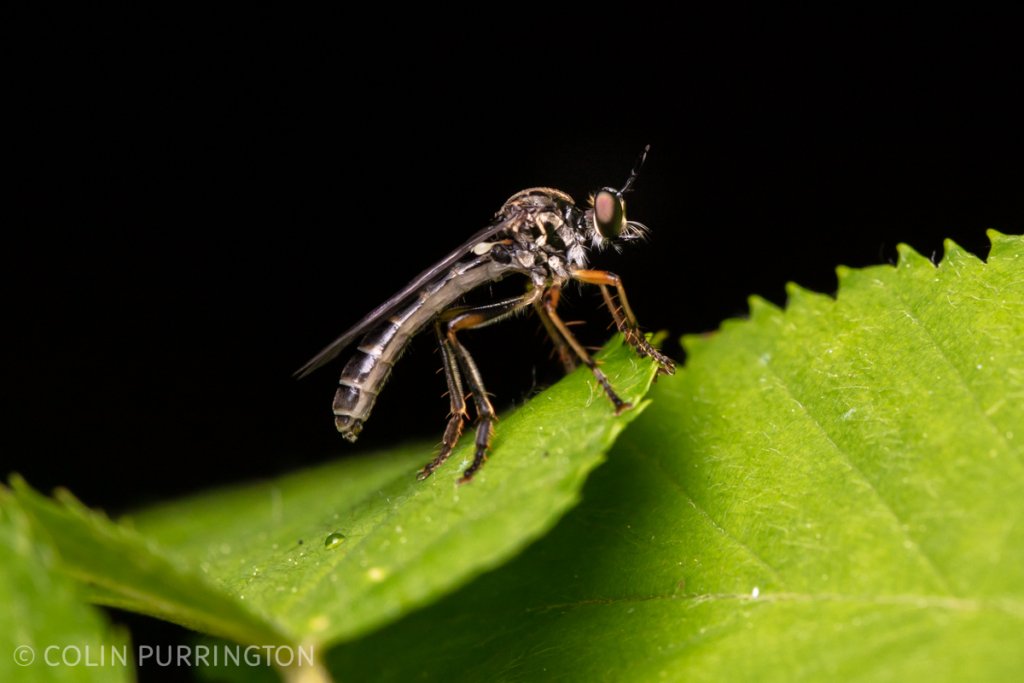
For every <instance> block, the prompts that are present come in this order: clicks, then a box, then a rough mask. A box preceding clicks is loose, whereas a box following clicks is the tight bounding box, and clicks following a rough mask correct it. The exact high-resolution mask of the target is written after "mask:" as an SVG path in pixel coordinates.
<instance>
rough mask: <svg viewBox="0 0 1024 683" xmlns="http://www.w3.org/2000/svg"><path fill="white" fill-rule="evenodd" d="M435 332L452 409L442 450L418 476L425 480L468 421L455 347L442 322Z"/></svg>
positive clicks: (447, 451)
mask: <svg viewBox="0 0 1024 683" xmlns="http://www.w3.org/2000/svg"><path fill="white" fill-rule="evenodd" d="M434 332H435V333H436V334H437V341H438V343H439V344H440V345H441V358H442V360H443V361H444V378H445V381H446V382H447V383H448V399H449V400H450V401H451V410H449V412H448V426H447V427H445V429H444V436H443V437H442V438H441V452H440V453H438V454H437V457H435V458H434V459H433V460H431V461H430V462H428V463H427V464H426V465H425V466H424V467H423V469H422V470H420V473H419V474H418V475H416V478H417V479H419V480H420V481H423V480H424V479H426V478H427V477H429V476H430V475H431V474H433V473H434V470H436V469H437V468H438V467H440V466H441V465H442V464H444V461H445V460H447V459H448V456H449V455H451V454H452V449H454V448H455V444H457V443H458V442H459V437H460V436H462V427H463V425H464V424H465V423H466V418H467V417H468V416H467V414H466V395H465V393H464V392H463V391H462V378H461V377H460V376H459V363H458V360H457V357H456V355H455V348H454V347H453V346H452V342H451V340H450V339H449V338H448V336H447V335H446V334H445V333H444V332H443V331H442V330H441V323H440V322H439V321H438V322H435V323H434Z"/></svg>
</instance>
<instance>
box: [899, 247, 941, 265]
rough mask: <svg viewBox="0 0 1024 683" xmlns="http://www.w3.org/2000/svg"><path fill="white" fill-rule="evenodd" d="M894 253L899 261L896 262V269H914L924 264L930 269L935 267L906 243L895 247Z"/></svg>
mask: <svg viewBox="0 0 1024 683" xmlns="http://www.w3.org/2000/svg"><path fill="white" fill-rule="evenodd" d="M896 253H897V254H899V259H898V260H897V262H896V267H897V268H914V267H919V266H923V265H924V264H928V265H929V266H931V267H932V268H934V267H935V264H934V263H932V262H931V261H930V260H929V259H927V258H925V257H924V256H922V255H921V253H920V252H919V251H917V249H914V248H913V247H912V246H910V245H909V244H907V243H906V242H900V243H899V244H897V245H896Z"/></svg>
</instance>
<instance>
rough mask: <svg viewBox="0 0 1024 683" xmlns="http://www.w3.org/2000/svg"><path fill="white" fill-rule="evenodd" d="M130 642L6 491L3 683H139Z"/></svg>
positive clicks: (1, 557)
mask: <svg viewBox="0 0 1024 683" xmlns="http://www.w3.org/2000/svg"><path fill="white" fill-rule="evenodd" d="M132 659H133V657H132V653H131V651H130V647H129V645H128V642H127V640H126V639H125V638H124V637H123V635H122V634H120V633H114V632H112V631H111V629H110V626H109V625H108V624H107V623H106V621H105V620H104V618H103V616H102V615H101V614H100V613H99V612H98V611H97V610H96V609H95V608H93V607H90V606H89V605H86V604H85V603H84V602H83V601H82V600H81V597H80V595H79V593H78V591H77V586H75V585H74V584H73V583H72V582H71V581H69V580H68V579H67V578H66V577H64V576H61V575H59V574H56V573H55V572H54V569H53V553H52V551H51V550H50V548H49V547H48V546H47V545H46V544H45V543H41V542H39V540H38V539H36V538H34V537H33V536H32V534H31V530H30V528H29V523H28V520H27V519H26V517H25V515H24V513H23V512H22V511H21V510H20V509H18V507H17V506H16V505H15V504H14V503H13V501H12V500H11V497H10V492H9V491H7V490H6V489H4V488H3V487H0V681H39V683H46V682H48V681H66V682H68V683H78V682H81V683H115V682H118V681H130V680H134V676H133V675H132V668H131V667H132Z"/></svg>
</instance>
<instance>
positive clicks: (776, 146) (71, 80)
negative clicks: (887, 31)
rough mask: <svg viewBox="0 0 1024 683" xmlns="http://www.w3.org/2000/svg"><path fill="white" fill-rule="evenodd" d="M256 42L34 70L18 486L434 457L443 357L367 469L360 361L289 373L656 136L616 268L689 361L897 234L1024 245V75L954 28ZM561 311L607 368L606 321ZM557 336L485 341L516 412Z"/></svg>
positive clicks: (299, 36)
mask: <svg viewBox="0 0 1024 683" xmlns="http://www.w3.org/2000/svg"><path fill="white" fill-rule="evenodd" d="M192 19H195V18H192ZM257 19H258V21H256V22H253V23H245V25H244V26H242V24H241V23H239V22H237V21H235V20H234V18H232V17H226V18H225V17H220V18H216V19H215V18H204V19H203V21H198V20H195V21H191V20H190V21H186V22H183V23H182V22H180V20H178V21H177V22H172V21H171V20H169V19H167V18H164V17H147V18H145V20H143V21H141V23H140V24H139V26H141V27H142V28H138V29H137V30H127V29H126V27H125V26H124V24H123V23H122V22H120V21H111V22H109V23H103V22H100V25H98V26H90V29H89V32H88V33H87V35H86V36H85V38H84V41H78V42H76V43H74V44H73V47H72V46H69V45H68V44H67V43H65V42H63V41H62V40H61V39H58V38H56V37H54V36H48V35H46V32H45V31H44V32H43V33H42V34H40V36H39V39H38V40H37V41H34V42H33V44H32V46H31V47H28V48H26V49H25V51H24V52H22V53H20V54H19V56H18V57H17V58H16V59H15V60H14V66H15V68H16V70H17V72H18V74H19V79H18V80H19V82H18V91H17V92H18V96H17V97H16V98H15V100H16V101H17V103H18V107H17V109H18V112H19V113H20V114H22V115H23V116H22V117H21V118H20V119H19V124H18V126H17V127H15V128H13V129H12V136H11V137H12V142H13V143H14V146H15V148H16V154H15V155H14V156H12V157H11V158H12V159H15V160H16V161H15V167H16V171H17V175H18V182H17V184H16V185H15V188H16V192H17V197H16V200H15V202H14V204H13V206H14V216H13V217H12V220H11V222H10V223H9V225H10V226H12V227H13V228H14V229H12V230H10V231H8V232H9V234H8V236H7V237H6V238H5V239H6V248H5V249H4V262H5V267H4V279H5V283H4V291H5V316H6V319H7V325H6V327H7V330H8V332H7V335H6V337H7V341H8V343H9V344H11V348H10V349H9V350H8V352H7V353H5V364H6V366H7V368H6V371H5V379H4V383H5V390H6V391H5V394H6V397H5V399H6V401H5V402H6V403H7V405H8V409H7V420H5V422H7V426H6V427H5V429H4V430H3V432H4V433H3V440H4V444H3V468H2V469H3V470H4V472H5V473H6V472H9V471H18V472H21V473H22V474H24V475H25V476H26V477H27V478H28V480H29V481H30V482H31V483H32V484H34V485H36V486H37V487H40V488H42V489H44V490H48V489H49V488H51V487H53V486H55V485H66V486H69V487H70V488H71V489H72V490H73V491H75V492H76V493H77V494H78V495H80V496H81V497H82V498H84V499H85V500H86V502H88V503H90V504H93V505H98V506H101V507H105V508H107V509H110V510H113V511H121V510H124V509H128V508H130V507H132V506H137V505H143V504H146V503H148V502H152V501H154V500H159V499H163V498H166V497H169V496H174V495H179V494H183V493H185V492H188V491H192V490H195V489H199V488H203V487H209V486H214V485H218V484H222V483H226V482H237V481H241V480H246V479H251V478H255V477H262V476H271V475H274V474H277V473H281V472H284V471H288V470H292V469H294V468H298V467H301V466H304V465H312V464H315V463H321V462H325V461H327V460H329V459H332V458H337V457H345V456H347V455H350V454H352V453H357V452H360V451H365V450H367V449H372V448H374V447H380V446H385V445H388V444H392V443H395V442H397V441H402V440H407V439H431V438H438V437H439V434H440V431H441V428H442V426H443V418H444V415H445V412H446V410H447V405H446V401H445V399H444V398H443V397H442V392H443V390H444V384H443V379H442V378H441V377H440V376H438V375H436V371H437V369H438V368H439V367H440V361H439V358H438V357H437V355H436V353H435V351H434V349H433V345H432V343H431V339H430V338H429V337H423V338H421V339H419V340H418V341H417V343H416V344H415V345H414V347H413V349H412V350H411V351H410V353H409V354H408V355H407V357H406V358H405V359H404V360H403V362H402V363H401V364H400V365H399V367H398V369H397V370H396V372H395V375H394V377H393V379H392V382H391V384H389V387H388V391H386V392H385V393H384V395H383V396H382V399H381V401H380V402H379V404H378V407H377V409H376V411H375V412H374V415H373V418H372V420H371V421H370V422H369V423H368V425H367V428H366V430H365V432H364V436H363V438H362V439H361V441H360V443H359V444H358V445H356V446H351V445H349V444H347V443H344V442H343V441H342V440H341V438H340V437H339V436H338V435H337V433H336V432H335V431H334V428H333V424H332V416H331V412H330V403H331V398H332V395H333V387H334V385H335V381H336V377H337V373H338V371H339V370H340V365H337V364H336V365H334V366H332V367H330V368H329V369H327V370H324V371H321V372H320V373H318V374H317V375H315V376H313V377H312V378H310V379H308V380H305V381H302V382H296V381H294V380H293V379H292V378H291V372H292V371H293V370H294V369H295V368H297V367H298V366H299V365H301V364H302V363H303V362H304V361H305V360H306V359H307V358H308V357H309V356H311V355H312V354H313V353H315V352H316V351H317V350H318V349H319V348H320V347H321V346H323V345H324V344H326V343H327V342H329V341H330V340H331V339H333V338H334V337H335V336H337V335H338V334H339V333H341V332H342V331H343V330H344V329H345V328H346V327H347V326H349V325H350V324H351V323H353V322H354V321H356V320H357V319H358V318H360V317H361V316H362V315H363V314H364V313H365V312H366V311H368V310H369V309H370V308H372V307H373V306H375V305H377V304H378V303H380V302H381V301H383V300H384V299H385V298H386V297H388V296H389V295H390V294H391V293H393V292H394V291H395V290H397V289H398V288H400V287H401V286H402V285H404V284H405V283H406V282H407V281H408V280H409V278H410V277H411V276H413V275H414V274H416V273H417V272H419V271H420V270H421V269H423V268H425V267H427V266H429V265H430V264H431V263H433V262H434V261H436V260H437V259H438V258H440V257H441V256H443V255H444V254H445V253H446V252H447V251H448V250H449V249H451V248H452V247H454V246H455V245H457V244H459V243H460V242H461V241H462V240H463V239H464V238H465V237H466V236H468V235H469V234H471V233H472V232H474V231H475V230H477V229H479V228H480V227H481V226H482V225H484V224H485V222H486V221H487V220H488V219H489V217H490V216H491V215H492V213H493V212H494V211H495V210H496V209H497V208H498V207H499V206H500V205H501V204H502V202H503V201H504V200H505V198H506V197H507V196H508V195H510V194H512V193H513V192H515V191H517V190H519V189H522V188H524V187H529V186H534V185H552V186H555V187H559V188H561V189H564V190H566V191H567V192H569V193H571V194H572V195H573V196H575V197H577V199H580V200H582V199H583V198H584V197H585V196H586V194H587V193H588V192H589V191H591V190H593V189H596V188H599V187H601V186H603V185H609V184H611V185H619V184H621V182H622V181H623V180H624V179H625V177H626V174H627V172H628V170H629V168H630V166H631V165H632V163H633V161H634V158H635V157H636V155H637V153H638V151H639V150H640V149H641V148H642V147H643V145H644V144H647V143H650V144H651V145H652V151H651V154H650V158H649V162H648V164H647V166H646V167H645V168H644V171H643V174H642V176H641V179H640V181H639V183H638V185H637V191H636V193H635V194H634V195H633V196H632V197H631V198H630V205H629V209H630V216H631V217H632V218H635V219H637V220H641V221H643V222H645V223H646V224H648V225H649V226H650V228H651V231H652V239H651V241H650V242H649V243H648V244H646V245H642V246H639V247H635V248H632V249H630V250H628V251H627V252H626V253H623V254H622V255H621V256H615V255H614V254H609V255H606V256H605V257H602V260H601V263H602V264H603V265H605V266H607V267H608V268H610V269H613V270H615V271H617V272H619V273H621V274H622V275H623V277H624V278H625V282H626V285H627V287H628V290H629V292H630V294H631V298H632V300H633V303H634V307H635V308H636V310H637V313H638V315H639V317H640V319H641V322H642V323H643V324H644V325H645V326H646V327H647V328H648V329H652V330H657V329H665V330H668V331H670V332H671V334H672V339H676V338H677V337H678V335H680V334H683V333H697V332H703V331H707V330H712V329H714V328H715V327H717V326H718V324H719V323H720V322H721V321H722V320H723V319H725V318H728V317H733V316H742V315H743V314H744V313H745V310H746V297H747V296H748V295H749V294H755V293H756V294H759V295H762V296H765V297H767V298H768V299H770V300H772V301H774V302H776V303H779V304H782V303H783V302H784V300H785V295H784V286H785V283H786V282H788V281H795V282H797V283H800V284H802V285H804V286H807V287H810V288H812V289H816V290H819V291H824V292H833V291H834V289H835V287H836V280H835V275H834V268H835V266H836V265H838V264H845V265H850V266H865V265H870V264H878V263H886V262H892V261H893V260H894V259H895V254H896V252H895V246H896V244H897V243H899V242H908V243H910V244H911V245H913V246H914V247H915V248H917V249H918V250H919V251H920V252H921V253H923V254H926V255H928V256H936V257H937V256H940V255H941V250H942V239H943V238H944V237H952V238H954V239H955V240H956V241H958V242H959V243H960V244H962V245H963V246H965V247H967V248H968V249H970V250H972V251H974V252H975V253H978V254H981V255H984V254H985V253H986V251H987V244H988V242H987V238H986V237H985V234H984V230H985V229H986V228H997V229H999V230H1002V231H1004V232H1011V233H1012V232H1017V233H1020V232H1024V204H1022V201H1021V200H1022V193H1021V188H1022V187H1024V183H1022V181H1024V174H1022V171H1021V163H1020V159H1021V158H1020V151H1021V147H1020V143H1021V132H1020V126H1019V120H1018V115H1019V113H1020V111H1019V107H1018V105H1017V103H1016V101H1015V97H1016V95H1017V94H1019V92H1018V91H1019V75H1018V74H1017V73H1016V71H1015V69H1014V66H1013V64H1009V63H1007V62H1006V61H1005V59H1004V55H1003V54H1002V52H1001V50H1000V45H1001V44H1002V43H1001V42H1000V40H999V39H998V38H992V37H988V38H987V39H986V40H982V41H969V40H966V39H964V38H962V36H960V34H959V33H957V27H956V26H955V23H954V24H951V25H949V26H947V28H946V29H945V30H944V31H943V32H939V33H929V34H928V35H926V36H925V38H926V41H925V42H926V43H927V44H926V45H925V47H923V48H920V49H918V48H909V47H908V46H906V45H905V44H904V42H905V41H904V38H905V36H902V35H896V36H894V38H893V39H892V40H891V41H889V42H884V43H880V42H879V40H878V39H877V38H875V37H873V38H871V39H870V40H867V39H866V38H865V37H864V36H859V35H856V32H854V33H855V35H854V37H853V38H851V39H848V40H843V41H839V42H836V41H837V40H838V39H836V38H834V36H833V35H832V34H831V33H829V32H828V31H825V30H824V29H822V28H821V27H818V28H819V30H817V31H812V32H807V33H803V32H801V31H800V30H799V29H796V28H792V27H791V28H790V32H789V33H778V32H777V30H778V29H779V27H778V26H775V27H773V28H762V27H760V26H759V25H757V22H752V23H751V25H749V26H743V27H741V26H739V25H737V24H735V23H731V20H730V21H726V22H724V23H721V24H716V25H715V27H709V25H706V24H701V23H700V22H695V23H693V24H687V25H685V26H680V27H678V29H679V31H678V33H677V34H675V35H673V34H671V31H668V32H667V33H665V34H664V35H661V34H660V33H659V32H657V31H655V30H654V29H651V28H647V29H640V28H633V27H629V26H625V25H618V24H616V25H615V26H611V25H606V26H604V28H603V30H606V31H616V32H621V35H619V34H616V35H615V40H609V41H607V42H608V44H607V45H604V46H600V45H598V46H597V47H594V46H593V45H592V42H594V41H591V40H590V38H591V35H590V34H588V33H587V32H588V31H600V30H602V29H601V28H600V27H599V28H596V29H595V28H594V27H588V28H584V27H580V28H579V30H578V31H577V30H576V29H573V30H569V28H570V26H571V24H567V23H565V22H570V21H572V20H571V19H570V18H565V19H555V18H551V17H549V18H547V19H546V21H545V22H541V23H532V24H531V23H529V21H528V20H527V19H525V18H520V19H519V20H518V21H519V22H520V24H519V27H520V28H522V25H523V23H524V22H525V24H526V26H527V27H528V28H529V30H526V28H522V31H521V32H519V33H516V32H514V31H513V32H510V33H508V34H504V33H502V34H498V33H494V32H493V30H492V29H494V28H495V26H490V27H478V28H477V29H474V30H472V31H470V30H468V29H457V28H452V27H449V28H447V29H438V31H440V32H430V31H427V32H425V33H424V34H423V35H421V36H420V38H419V39H417V40H414V41H412V42H403V40H402V39H399V38H397V37H395V36H390V37H388V36H385V35H383V34H381V33H378V32H377V31H376V30H373V27H371V26H362V25H361V26H359V27H358V28H357V27H356V26H354V25H351V24H346V23H345V22H344V20H342V19H337V18H335V19H333V20H332V21H331V22H328V25H327V26H321V25H320V24H321V21H322V18H320V17H306V18H303V17H289V18H288V19H287V20H281V21H279V20H278V18H277V17H273V16H267V17H262V18H259V17H257ZM645 19H646V20H648V21H649V22H650V23H651V24H652V25H653V24H658V23H659V21H660V18H658V17H646V18H645ZM409 20H410V21H411V22H413V23H415V21H416V18H409ZM783 23H784V22H783ZM840 23H842V22H840ZM666 28H667V27H666V26H662V29H663V30H664V29H666ZM832 28H833V29H834V28H835V25H833V27H832ZM342 29H344V30H342ZM924 33H928V32H924ZM356 34H360V35H359V36H358V37H359V38H360V39H361V40H363V41H366V44H364V45H356V44H355V38H356V37H357V35H356ZM862 38H865V39H864V40H862ZM83 42H84V44H83ZM596 42H597V43H600V42H601V41H596ZM497 46H500V49H496V47H497ZM1007 52H1009V49H1007ZM496 53H498V54H499V55H500V57H502V58H503V59H498V60H493V57H494V56H495V54H496ZM564 56H569V57H570V59H568V60H564V59H561V57H564ZM965 56H969V57H970V60H969V61H967V60H966V59H965ZM492 60H493V61H492ZM567 299H568V301H567V312H566V316H567V317H568V318H579V319H585V320H587V321H589V322H588V325H587V327H586V328H584V331H582V332H581V335H582V336H583V337H584V338H585V339H586V340H587V341H588V342H589V343H591V344H599V343H600V341H601V340H602V339H603V338H604V337H605V335H606V334H607V331H606V327H605V325H606V324H607V316H606V313H605V312H604V311H603V310H601V309H600V308H599V306H598V302H599V298H598V297H597V296H596V295H595V294H594V293H593V292H589V293H588V292H580V293H572V294H570V295H569V296H568V297H567ZM538 329H539V325H538V323H537V322H536V321H535V320H533V319H523V320H516V321H512V322H509V323H506V324H503V325H501V326H498V327H496V328H493V329H489V330H485V331H480V332H473V333H469V334H468V335H467V338H466V343H467V345H468V346H469V347H470V349H471V350H472V351H473V352H474V353H475V354H476V355H477V356H478V361H479V364H480V366H481V368H482V370H483V372H484V374H485V377H486V379H487V380H488V385H489V389H490V390H491V391H492V392H493V393H494V394H496V396H497V403H498V405H499V406H506V407H507V406H509V405H511V404H512V403H514V402H517V401H521V400H522V399H523V398H524V397H525V396H527V395H528V394H529V393H530V392H531V391H533V390H534V389H535V388H536V386H537V385H543V384H544V383H545V382H550V381H551V380H552V379H553V378H555V377H556V376H557V367H556V365H555V363H553V362H552V360H551V359H550V357H549V350H548V348H547V347H546V345H545V341H544V339H543V337H542V335H540V334H539V333H538ZM669 349H670V350H671V351H672V353H674V354H675V355H677V356H678V355H679V354H680V353H681V352H680V349H679V347H678V345H677V344H675V342H670V343H669ZM425 455H426V454H425Z"/></svg>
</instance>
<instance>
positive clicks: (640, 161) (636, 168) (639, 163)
mask: <svg viewBox="0 0 1024 683" xmlns="http://www.w3.org/2000/svg"><path fill="white" fill-rule="evenodd" d="M650 151H651V146H650V145H644V151H642V152H640V156H638V157H637V158H636V163H635V164H633V170H632V171H630V172H629V177H628V178H626V184H625V185H623V186H622V189H621V190H619V193H620V194H626V193H627V192H629V191H631V190H632V189H633V183H635V182H636V179H637V177H638V176H639V175H640V169H641V168H643V167H644V162H645V161H647V153H648V152H650Z"/></svg>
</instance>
